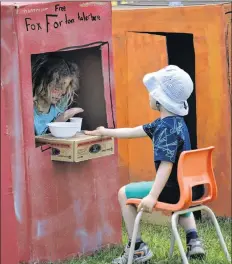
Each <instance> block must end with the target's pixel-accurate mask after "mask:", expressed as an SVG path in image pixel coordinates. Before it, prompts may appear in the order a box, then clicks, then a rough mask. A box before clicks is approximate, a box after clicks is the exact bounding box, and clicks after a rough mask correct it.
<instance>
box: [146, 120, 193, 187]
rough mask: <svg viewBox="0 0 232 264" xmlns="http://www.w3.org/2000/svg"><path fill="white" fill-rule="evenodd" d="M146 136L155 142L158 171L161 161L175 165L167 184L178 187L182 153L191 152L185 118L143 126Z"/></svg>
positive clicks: (157, 121)
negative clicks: (178, 171) (178, 167)
mask: <svg viewBox="0 0 232 264" xmlns="http://www.w3.org/2000/svg"><path fill="white" fill-rule="evenodd" d="M143 129H144V131H145V132H146V134H147V135H148V136H149V137H150V138H151V139H152V141H153V148H154V162H155V167H156V170H158V168H159V165H160V163H161V161H169V162H172V163H173V168H172V172H171V175H170V177H169V179H168V183H167V184H171V185H177V184H178V183H177V165H178V161H179V157H180V154H181V152H182V151H185V150H191V143H190V137H189V132H188V128H187V126H186V124H185V121H184V118H183V117H179V116H169V117H165V118H163V119H160V118H159V119H157V120H155V121H154V122H152V123H149V124H146V125H143Z"/></svg>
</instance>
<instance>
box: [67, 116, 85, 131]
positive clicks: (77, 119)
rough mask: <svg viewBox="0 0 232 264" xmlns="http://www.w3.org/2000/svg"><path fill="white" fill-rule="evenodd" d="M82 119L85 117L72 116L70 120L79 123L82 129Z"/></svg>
mask: <svg viewBox="0 0 232 264" xmlns="http://www.w3.org/2000/svg"><path fill="white" fill-rule="evenodd" d="M82 119H83V118H82V117H72V118H70V121H71V123H75V124H77V125H79V126H80V130H81V126H82Z"/></svg>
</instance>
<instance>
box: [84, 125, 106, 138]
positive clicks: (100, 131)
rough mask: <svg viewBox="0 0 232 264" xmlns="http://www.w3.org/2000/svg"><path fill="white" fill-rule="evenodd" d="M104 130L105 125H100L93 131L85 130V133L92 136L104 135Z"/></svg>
mask: <svg viewBox="0 0 232 264" xmlns="http://www.w3.org/2000/svg"><path fill="white" fill-rule="evenodd" d="M104 131H105V128H104V127H103V126H100V127H98V128H97V129H95V130H93V131H84V133H85V134H86V135H90V136H104Z"/></svg>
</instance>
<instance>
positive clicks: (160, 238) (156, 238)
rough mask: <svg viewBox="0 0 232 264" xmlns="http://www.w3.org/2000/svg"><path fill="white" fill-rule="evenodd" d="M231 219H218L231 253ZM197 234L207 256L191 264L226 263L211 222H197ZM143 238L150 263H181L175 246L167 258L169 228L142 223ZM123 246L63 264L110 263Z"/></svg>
mask: <svg viewBox="0 0 232 264" xmlns="http://www.w3.org/2000/svg"><path fill="white" fill-rule="evenodd" d="M231 224H232V222H231V220H219V225H220V227H221V229H222V232H223V236H224V238H225V242H226V245H227V247H228V249H229V252H230V254H231V233H232V232H231V228H232V226H231ZM197 226H198V229H199V230H198V231H199V235H200V236H201V238H202V240H203V243H204V245H205V249H206V253H207V257H206V259H205V260H204V261H191V262H190V263H192V264H200V263H201V264H204V263H205V264H206V263H207V264H226V263H228V262H227V261H226V259H225V257H224V254H223V253H222V250H221V247H220V245H219V241H218V239H217V236H216V231H215V230H214V228H213V226H212V224H211V222H208V221H203V222H201V223H198V224H197ZM142 234H143V240H144V241H145V242H146V243H148V245H149V246H150V247H151V249H152V251H153V253H154V256H153V258H152V260H151V261H150V263H151V264H155V263H156V264H181V258H180V254H179V251H178V249H177V246H176V247H175V251H174V256H173V258H172V259H168V252H169V246H170V228H169V227H165V226H154V225H151V224H147V223H142ZM181 236H182V241H183V242H185V236H184V233H183V232H181ZM123 242H124V244H125V243H126V233H125V229H124V232H123ZM122 250H123V246H118V247H114V248H110V249H106V250H102V251H99V252H97V253H96V254H94V255H93V256H89V257H85V258H84V257H83V258H81V259H78V260H71V261H68V262H65V263H64V264H97V263H98V264H106V263H111V261H112V259H113V258H115V257H117V256H118V255H120V254H121V252H122Z"/></svg>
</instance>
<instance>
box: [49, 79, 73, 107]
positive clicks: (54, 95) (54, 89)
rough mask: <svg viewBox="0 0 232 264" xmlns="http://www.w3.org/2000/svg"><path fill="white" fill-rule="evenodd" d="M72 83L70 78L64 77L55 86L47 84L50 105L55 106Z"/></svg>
mask: <svg viewBox="0 0 232 264" xmlns="http://www.w3.org/2000/svg"><path fill="white" fill-rule="evenodd" d="M71 82H72V78H71V77H65V78H62V79H61V80H60V81H59V83H56V84H53V83H51V84H49V86H50V87H49V89H50V96H49V97H50V98H49V99H50V100H49V99H48V100H49V101H50V102H49V103H50V104H57V103H58V102H59V101H60V99H61V98H62V97H63V96H65V94H66V93H67V90H68V87H69V85H70V84H71Z"/></svg>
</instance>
